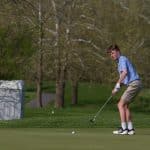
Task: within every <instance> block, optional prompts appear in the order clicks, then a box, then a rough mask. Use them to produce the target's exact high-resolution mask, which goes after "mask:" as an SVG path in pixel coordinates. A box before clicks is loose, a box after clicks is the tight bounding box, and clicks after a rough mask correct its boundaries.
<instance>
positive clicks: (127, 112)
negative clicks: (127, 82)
mask: <svg viewBox="0 0 150 150" xmlns="http://www.w3.org/2000/svg"><path fill="white" fill-rule="evenodd" d="M125 115H126V121H127V122H131V121H132V116H131V112H130V109H129V105H128V104H126V105H125Z"/></svg>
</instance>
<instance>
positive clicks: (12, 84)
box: [0, 80, 24, 120]
mask: <svg viewBox="0 0 150 150" xmlns="http://www.w3.org/2000/svg"><path fill="white" fill-rule="evenodd" d="M23 91H24V82H23V81H22V80H13V81H4V80H0V120H12V119H20V118H21V117H22V115H23V99H24V93H23Z"/></svg>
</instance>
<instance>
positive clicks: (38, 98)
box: [37, 81, 43, 107]
mask: <svg viewBox="0 0 150 150" xmlns="http://www.w3.org/2000/svg"><path fill="white" fill-rule="evenodd" d="M41 87H42V83H41V82H40V81H37V102H38V106H40V107H43V103H42V88H41Z"/></svg>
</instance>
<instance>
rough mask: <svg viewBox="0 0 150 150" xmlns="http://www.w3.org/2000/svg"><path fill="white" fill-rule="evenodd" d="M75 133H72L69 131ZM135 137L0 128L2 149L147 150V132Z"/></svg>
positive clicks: (100, 130)
mask: <svg viewBox="0 0 150 150" xmlns="http://www.w3.org/2000/svg"><path fill="white" fill-rule="evenodd" d="M73 130H74V131H75V132H76V133H75V134H72V133H71V132H72V131H73ZM136 131H137V132H136V135H134V136H128V135H125V136H116V135H112V129H110V128H109V129H106V128H93V129H61V128H60V129H55V128H47V129H43V128H34V129H31V128H30V129H27V128H26V129H0V149H2V150H104V149H105V150H109V149H110V150H134V149H135V150H141V149H143V150H148V149H149V147H150V142H149V138H150V129H141V128H140V129H137V130H136Z"/></svg>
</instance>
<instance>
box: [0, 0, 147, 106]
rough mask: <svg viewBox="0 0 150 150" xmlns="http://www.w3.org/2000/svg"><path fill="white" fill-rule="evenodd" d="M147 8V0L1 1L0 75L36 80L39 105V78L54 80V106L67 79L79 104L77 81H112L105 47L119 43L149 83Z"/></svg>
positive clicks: (61, 102)
mask: <svg viewBox="0 0 150 150" xmlns="http://www.w3.org/2000/svg"><path fill="white" fill-rule="evenodd" d="M149 7H150V2H149V0H142V1H141V0H134V1H133V0H110V1H105V0H1V1H0V16H1V17H0V56H1V61H0V78H1V79H16V78H17V79H24V80H28V81H33V82H35V83H36V87H37V100H38V103H39V105H40V107H42V106H43V105H42V83H43V81H44V80H55V81H56V99H55V107H56V108H61V107H63V106H64V101H65V100H64V91H65V90H64V89H65V84H66V81H70V82H71V84H72V91H73V93H72V95H73V96H72V103H73V104H77V95H78V84H79V82H80V81H88V82H89V81H93V82H99V83H100V84H101V83H107V84H110V83H112V82H114V81H115V80H116V78H117V72H116V69H115V67H116V66H115V65H116V64H115V63H113V62H112V61H111V60H110V59H109V58H108V56H107V54H106V51H105V50H106V48H107V47H108V46H109V45H111V44H113V43H117V44H118V45H119V46H120V48H121V51H122V53H123V54H125V55H127V56H128V57H130V59H131V60H132V61H133V62H134V64H135V65H136V68H137V70H138V72H139V74H140V75H141V78H142V80H143V82H144V85H145V86H147V87H148V86H149V83H150V69H149V58H150V53H149V47H150V45H149V43H150V38H149V37H150V30H149V27H150V9H149Z"/></svg>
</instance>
